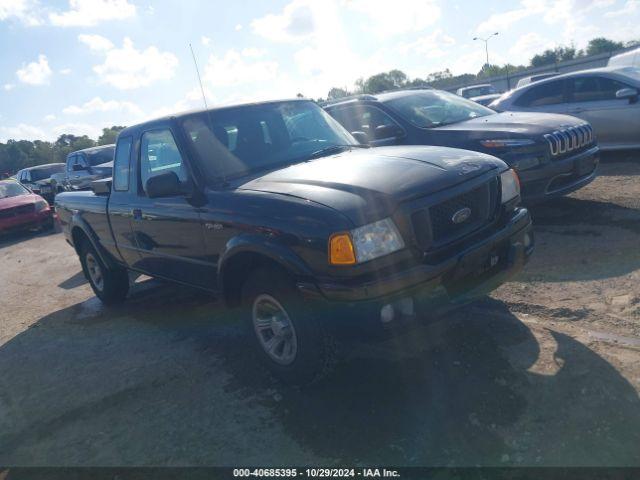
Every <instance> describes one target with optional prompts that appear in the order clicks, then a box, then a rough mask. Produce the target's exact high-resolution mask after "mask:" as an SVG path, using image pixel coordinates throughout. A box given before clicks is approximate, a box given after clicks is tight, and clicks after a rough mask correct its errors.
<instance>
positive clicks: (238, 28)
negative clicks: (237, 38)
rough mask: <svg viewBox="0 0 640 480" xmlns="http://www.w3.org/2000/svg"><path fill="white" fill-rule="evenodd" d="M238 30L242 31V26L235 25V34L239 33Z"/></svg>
mask: <svg viewBox="0 0 640 480" xmlns="http://www.w3.org/2000/svg"><path fill="white" fill-rule="evenodd" d="M240 30H242V25H240V24H237V25H236V32H239V31H240Z"/></svg>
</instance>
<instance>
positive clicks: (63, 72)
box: [58, 68, 71, 75]
mask: <svg viewBox="0 0 640 480" xmlns="http://www.w3.org/2000/svg"><path fill="white" fill-rule="evenodd" d="M58 73H59V74H60V75H70V74H71V69H70V68H61V69H60V70H58Z"/></svg>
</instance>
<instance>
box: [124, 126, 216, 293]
mask: <svg viewBox="0 0 640 480" xmlns="http://www.w3.org/2000/svg"><path fill="white" fill-rule="evenodd" d="M167 172H174V173H175V174H176V175H177V176H178V178H179V179H180V181H181V182H184V183H187V182H189V177H188V175H189V174H188V168H187V165H186V163H185V156H184V155H183V154H182V153H181V152H180V150H179V148H178V145H177V143H176V141H175V138H174V136H173V134H172V132H171V130H170V128H168V127H166V128H157V129H153V130H147V131H145V132H144V133H143V134H142V137H141V139H140V152H139V170H138V176H139V179H140V181H139V182H138V186H137V188H138V192H137V193H138V194H137V195H136V196H135V197H134V198H132V202H133V203H132V228H133V234H134V238H135V241H136V244H137V247H138V252H139V255H140V258H139V260H138V261H137V263H136V264H135V265H134V266H135V267H136V268H138V269H140V270H142V271H144V272H147V273H149V274H151V275H154V276H158V277H164V278H167V279H171V280H175V281H178V282H183V283H187V284H190V285H196V286H201V287H204V288H208V289H211V288H212V287H213V284H212V282H213V279H214V272H215V268H214V266H213V265H212V264H210V263H209V262H207V261H206V250H205V244H204V235H203V231H202V223H201V219H200V213H199V210H198V208H196V207H194V206H193V205H192V204H191V203H189V199H188V196H187V195H176V196H169V197H163V198H149V197H148V196H147V192H146V183H147V181H148V180H149V178H151V177H153V176H155V175H160V174H163V173H167Z"/></svg>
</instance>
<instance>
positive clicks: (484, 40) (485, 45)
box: [473, 32, 499, 65]
mask: <svg viewBox="0 0 640 480" xmlns="http://www.w3.org/2000/svg"><path fill="white" fill-rule="evenodd" d="M498 33H499V32H496V33H492V34H491V35H489V36H488V37H487V38H481V37H473V39H474V40H482V41H483V42H484V53H485V54H486V55H487V65H489V39H490V38H491V37H495V36H496V35H498Z"/></svg>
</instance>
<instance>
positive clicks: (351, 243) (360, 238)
mask: <svg viewBox="0 0 640 480" xmlns="http://www.w3.org/2000/svg"><path fill="white" fill-rule="evenodd" d="M402 248H404V240H402V236H401V235H400V232H398V229H397V227H396V225H395V224H394V223H393V220H391V219H390V218H385V219H384V220H380V221H378V222H374V223H370V224H368V225H364V226H362V227H358V228H356V229H354V230H351V231H350V232H345V233H338V234H336V235H333V236H332V237H331V239H330V240H329V263H331V264H332V265H353V264H355V263H363V262H366V261H368V260H373V259H374V258H378V257H382V256H384V255H388V254H390V253H393V252H396V251H398V250H401V249H402Z"/></svg>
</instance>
